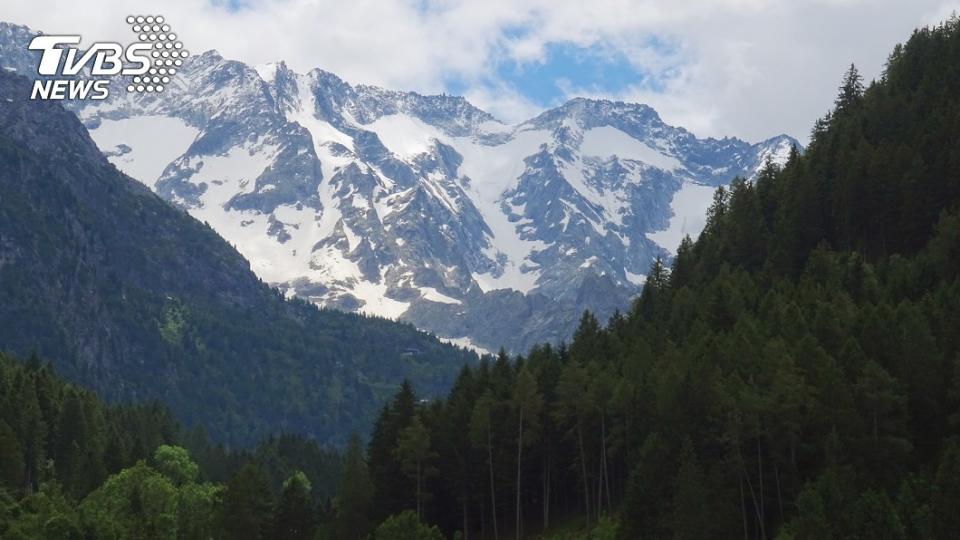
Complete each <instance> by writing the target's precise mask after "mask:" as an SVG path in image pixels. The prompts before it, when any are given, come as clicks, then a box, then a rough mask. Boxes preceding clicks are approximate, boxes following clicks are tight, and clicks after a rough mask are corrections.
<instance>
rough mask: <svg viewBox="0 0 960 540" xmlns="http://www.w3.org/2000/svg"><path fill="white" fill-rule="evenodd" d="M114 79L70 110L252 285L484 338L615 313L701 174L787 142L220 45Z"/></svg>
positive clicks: (20, 55) (629, 111)
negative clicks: (205, 228) (522, 109)
mask: <svg viewBox="0 0 960 540" xmlns="http://www.w3.org/2000/svg"><path fill="white" fill-rule="evenodd" d="M31 33H32V31H31V30H29V29H27V28H25V27H22V26H14V25H11V24H6V23H0V65H4V66H7V67H10V68H12V69H14V70H17V71H19V72H20V73H21V74H25V75H27V76H31V77H32V76H34V74H33V73H32V71H33V68H32V65H31V62H30V61H29V58H28V57H27V56H26V55H25V49H24V46H25V44H26V42H27V40H28V39H29V36H30V35H31ZM34 63H35V60H34ZM125 85H126V83H122V81H119V80H118V81H114V85H113V91H112V95H111V97H110V99H108V100H106V101H104V102H94V101H76V102H70V103H67V106H68V107H69V108H71V110H74V111H75V112H76V113H77V114H78V115H79V116H80V117H81V119H82V120H83V122H84V124H85V125H86V126H87V127H88V128H89V129H90V132H91V136H92V137H93V139H94V140H95V141H96V142H97V144H98V146H100V148H101V150H103V151H104V152H105V153H106V154H107V155H108V156H109V158H110V160H111V162H112V163H114V164H116V165H117V166H118V167H119V168H120V169H121V170H123V171H124V172H126V173H127V174H129V175H130V176H131V177H133V178H136V179H137V180H139V181H141V182H142V183H144V184H145V185H147V186H149V187H150V188H151V189H153V190H154V191H155V192H156V193H157V194H159V195H160V196H161V197H163V198H164V199H166V200H168V201H171V202H173V203H175V204H177V205H179V206H181V207H183V208H184V209H186V210H187V211H188V212H189V213H190V214H191V215H193V216H194V217H196V218H197V219H199V220H201V221H204V222H207V223H209V224H210V225H211V227H213V229H214V230H216V231H217V232H218V233H219V234H221V235H222V236H223V237H224V238H226V239H227V240H228V241H229V242H231V243H232V244H234V245H235V246H236V247H237V249H238V250H239V251H240V252H241V253H242V254H243V255H244V256H245V257H246V258H247V259H248V260H249V261H250V262H251V267H252V269H253V271H254V272H255V273H256V274H257V275H258V276H259V277H260V278H262V279H263V280H264V281H266V282H268V283H270V284H273V285H276V286H278V287H280V288H281V289H282V290H284V291H285V292H287V293H288V294H292V295H296V296H298V297H300V298H303V299H306V300H309V301H311V302H315V303H317V304H318V305H321V306H326V307H336V308H340V309H343V310H346V311H359V312H363V313H367V314H375V315H381V316H386V317H390V318H399V319H402V320H406V321H409V322H411V323H413V324H415V325H416V326H417V327H419V328H422V329H426V330H429V331H431V332H435V333H436V334H437V335H439V336H441V337H443V338H448V339H452V340H456V341H457V342H458V343H463V344H467V345H475V346H478V347H481V348H484V349H486V350H489V351H495V350H497V349H498V348H499V347H500V346H501V345H503V346H505V347H506V348H507V349H508V350H511V351H515V352H521V351H523V350H526V349H527V348H529V347H530V346H531V345H533V344H534V343H538V342H543V341H549V342H554V343H556V342H559V341H561V340H564V339H569V337H570V335H571V334H572V331H573V329H574V327H575V325H576V320H577V318H578V317H579V315H580V314H581V313H582V312H583V310H584V309H589V310H591V311H594V312H596V313H598V314H601V315H603V316H608V315H610V314H612V313H613V311H614V310H615V309H617V308H619V309H621V310H622V309H625V308H626V307H627V306H628V305H629V301H630V299H631V298H632V297H634V296H635V295H636V294H637V293H638V292H639V291H640V287H641V286H642V283H643V279H644V274H645V273H646V271H647V269H648V268H649V265H650V264H651V262H652V261H653V260H654V259H655V258H657V257H669V255H670V253H672V252H673V251H675V249H676V247H677V245H679V242H680V239H681V238H682V236H683V234H690V235H692V236H694V237H695V236H696V234H697V233H698V232H699V230H700V228H701V227H702V225H703V214H704V211H705V210H706V207H707V206H708V205H709V201H710V194H711V192H712V188H714V187H716V186H718V185H724V184H727V183H729V182H730V180H731V179H732V178H734V177H735V176H736V175H743V176H747V177H750V176H752V175H753V174H755V172H756V171H757V170H758V168H759V166H760V165H761V164H762V163H763V162H764V161H765V160H766V159H767V158H768V157H769V158H771V159H773V160H774V161H777V162H782V160H783V159H785V158H786V155H787V153H788V151H789V149H790V147H791V146H792V145H795V144H796V141H795V140H794V139H792V138H790V137H787V136H783V135H781V136H777V137H773V138H771V139H768V140H765V141H761V142H758V143H756V144H751V143H748V142H746V141H742V140H739V139H736V138H729V137H728V138H723V139H713V138H705V139H704V138H698V137H696V136H695V135H694V134H692V133H690V132H688V131H686V130H685V129H683V128H680V127H675V126H671V125H668V124H667V123H666V122H664V121H663V120H662V119H661V118H660V117H659V115H658V114H657V113H656V111H654V110H653V109H652V108H650V107H648V106H645V105H641V104H633V103H623V102H614V101H608V100H590V99H574V100H571V101H569V102H568V103H566V104H564V105H562V106H559V107H556V108H554V109H551V110H548V111H546V112H544V113H543V114H541V115H539V116H537V117H536V118H533V119H530V120H528V121H526V122H522V123H519V124H516V125H507V124H504V123H501V122H499V121H497V120H496V119H495V118H493V117H492V116H491V115H490V114H488V113H486V112H484V111H482V110H480V109H478V108H477V107H475V106H473V105H471V104H470V103H469V102H468V101H467V100H465V99H464V98H462V97H458V96H448V95H435V96H425V95H420V94H417V93H414V92H402V91H394V90H387V89H383V88H378V87H375V86H369V85H353V84H350V83H349V82H347V81H344V80H342V79H340V78H339V77H337V76H336V75H335V74H333V73H329V72H326V71H323V70H320V69H315V70H311V71H310V72H308V73H297V72H295V71H293V70H292V69H290V68H289V67H288V66H286V65H285V64H284V63H283V62H279V63H274V64H268V65H261V66H252V65H248V64H245V63H243V62H239V61H235V60H230V59H227V58H223V57H222V56H221V55H220V54H218V53H217V52H216V51H207V52H205V53H203V54H201V55H198V56H195V57H191V58H190V59H189V60H188V61H187V62H186V63H185V64H184V65H183V67H182V68H181V69H179V70H178V72H177V74H176V75H175V76H174V77H172V79H171V81H170V83H169V84H167V85H166V86H165V90H164V91H163V93H162V94H156V93H153V94H132V93H127V92H126V91H125V89H124V86H125ZM490 312H500V313H509V315H510V316H509V317H502V318H501V317H497V318H491V317H489V313H490Z"/></svg>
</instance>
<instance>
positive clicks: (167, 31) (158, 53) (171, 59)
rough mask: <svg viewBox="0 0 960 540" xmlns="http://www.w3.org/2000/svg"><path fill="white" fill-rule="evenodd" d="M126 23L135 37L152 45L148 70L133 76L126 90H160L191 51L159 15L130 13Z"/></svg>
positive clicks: (141, 91)
mask: <svg viewBox="0 0 960 540" xmlns="http://www.w3.org/2000/svg"><path fill="white" fill-rule="evenodd" d="M127 24H129V25H130V29H131V30H132V31H133V33H134V34H136V35H137V39H139V40H140V41H141V42H143V43H150V44H151V45H153V50H151V51H150V56H151V57H152V58H153V60H152V65H151V66H150V69H149V70H148V71H147V73H145V74H144V75H138V76H135V77H133V78H132V81H131V83H130V84H129V85H128V86H127V92H139V93H144V92H151V93H152V92H163V89H164V87H166V85H167V83H169V82H170V78H171V77H173V76H174V75H176V74H177V70H178V69H179V68H180V67H181V66H182V65H183V62H184V60H186V59H187V57H189V56H190V53H189V52H188V51H187V50H186V49H184V48H183V43H181V42H179V41H177V34H175V33H173V31H172V30H171V28H170V25H169V24H166V23H165V21H164V18H163V17H162V16H161V15H130V16H128V17H127Z"/></svg>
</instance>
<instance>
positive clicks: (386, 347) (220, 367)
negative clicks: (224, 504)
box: [0, 70, 476, 444]
mask: <svg viewBox="0 0 960 540" xmlns="http://www.w3.org/2000/svg"><path fill="white" fill-rule="evenodd" d="M29 90H30V86H29V82H28V81H27V80H26V79H22V78H20V77H17V76H15V75H13V74H11V73H9V72H8V71H7V70H0V98H2V99H0V351H8V352H11V353H16V354H20V355H22V356H26V355H28V354H29V353H30V352H31V351H37V352H38V353H39V354H40V355H41V356H42V357H44V358H48V359H50V360H51V361H52V362H53V363H54V365H55V366H56V368H57V370H58V371H59V372H60V373H62V374H64V376H66V377H67V378H69V379H70V380H73V381H75V382H80V383H82V384H85V385H87V386H89V387H90V388H92V389H94V390H96V391H97V392H100V393H101V395H102V396H103V397H104V398H107V399H110V400H126V401H143V400H152V399H161V400H163V402H164V403H165V404H166V405H167V406H169V407H170V409H171V410H172V411H173V413H174V414H175V415H176V417H177V418H178V419H179V420H181V421H183V422H185V423H187V424H193V423H201V424H203V425H204V426H205V427H206V428H207V429H208V430H209V431H210V434H211V437H212V438H214V439H216V440H218V441H222V442H228V443H232V444H250V443H253V442H255V441H256V440H258V439H259V438H261V437H263V436H265V435H268V434H271V433H279V432H281V431H283V432H293V433H299V434H303V435H308V436H311V437H314V438H316V439H318V440H320V441H325V442H333V443H340V444H342V443H345V442H346V440H347V437H348V435H349V433H350V432H352V431H357V432H365V431H366V430H367V429H368V427H369V425H370V424H371V422H372V419H373V417H374V416H375V414H376V410H377V408H378V406H379V404H380V403H382V402H383V401H384V400H385V399H386V398H388V397H389V395H390V394H391V393H392V392H394V391H395V389H396V388H397V387H398V386H399V384H400V381H401V380H403V379H404V378H409V379H411V380H414V381H416V382H417V384H418V385H422V387H423V388H425V389H427V392H428V393H439V392H442V391H444V390H445V389H447V388H448V387H449V384H450V382H451V381H452V379H453V378H454V376H455V375H456V372H457V370H458V369H459V368H460V366H462V365H463V364H464V363H465V362H468V361H470V360H471V359H475V358H476V357H475V355H474V354H472V353H468V352H466V351H463V350H458V349H456V348H454V347H452V346H449V345H444V344H441V343H440V342H439V341H437V340H436V339H434V338H433V337H431V336H428V335H426V334H424V333H422V332H418V331H417V330H415V329H414V328H413V327H412V326H410V325H407V324H397V323H394V322H391V321H387V320H384V319H376V318H368V317H362V316H357V315H348V314H344V313H340V312H337V311H333V310H318V309H317V308H315V307H314V306H311V305H308V304H306V303H305V302H302V301H287V300H285V299H284V298H283V297H282V295H281V294H280V293H279V292H277V291H275V290H271V289H270V288H269V287H267V286H266V285H265V284H263V283H262V282H260V281H259V280H258V279H257V278H256V277H255V276H254V274H253V273H252V272H251V271H250V266H249V263H248V262H247V261H246V260H244V259H243V258H242V257H241V256H240V255H239V254H238V253H237V252H236V250H234V249H233V248H232V247H231V246H230V245H229V244H227V243H226V242H225V241H223V239H221V238H220V237H219V236H217V234H216V233H215V232H214V231H213V230H211V229H210V228H209V227H207V226H205V225H204V224H202V223H200V222H197V221H196V220H194V219H193V218H191V217H190V216H188V215H187V214H185V213H184V212H182V211H180V210H177V209H175V208H174V207H172V206H170V205H169V204H167V203H166V202H164V201H163V200H161V199H160V198H159V197H157V196H156V195H154V194H152V193H150V191H149V190H148V189H146V188H145V187H143V186H142V185H141V184H139V183H137V182H136V181H134V180H131V179H130V178H128V177H126V176H124V175H122V174H121V173H119V172H118V171H117V170H116V168H115V167H114V166H113V165H111V164H110V163H108V162H107V160H106V158H105V157H104V156H103V155H102V154H101V153H100V150H99V149H98V148H97V147H96V145H95V144H94V143H93V142H92V141H91V140H90V137H89V136H88V134H87V131H86V129H84V127H83V126H82V125H81V124H80V122H79V121H78V120H77V118H76V117H75V116H74V115H73V114H72V113H70V112H68V111H66V110H65V109H63V108H62V107H61V106H60V105H59V104H57V103H55V102H42V101H31V100H29V99H28V98H29Z"/></svg>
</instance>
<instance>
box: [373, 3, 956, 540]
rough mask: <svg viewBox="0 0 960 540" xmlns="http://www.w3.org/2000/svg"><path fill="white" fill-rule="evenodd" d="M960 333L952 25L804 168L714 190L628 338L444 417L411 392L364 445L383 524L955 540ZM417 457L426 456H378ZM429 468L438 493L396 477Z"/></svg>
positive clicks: (487, 370)
mask: <svg viewBox="0 0 960 540" xmlns="http://www.w3.org/2000/svg"><path fill="white" fill-rule="evenodd" d="M958 329H960V18H957V17H956V16H954V17H952V18H951V19H950V20H948V21H947V22H945V23H943V24H942V25H939V26H937V27H933V28H924V29H921V30H918V31H916V32H915V33H914V34H913V36H912V37H911V38H910V40H909V41H908V42H907V43H906V44H905V45H903V46H898V47H897V48H896V49H895V50H894V52H893V54H892V55H891V56H890V59H889V62H888V64H887V67H886V69H885V71H884V73H883V76H882V77H881V78H880V79H879V80H878V81H876V82H874V83H871V84H869V85H867V86H866V87H865V85H864V84H863V82H862V81H861V79H860V77H859V75H858V73H857V71H856V69H855V68H853V67H851V69H850V71H849V72H848V73H847V74H846V77H845V78H844V81H843V84H842V87H841V90H840V93H839V96H838V98H837V100H836V102H835V106H834V108H833V110H832V111H831V113H830V114H829V115H828V116H827V117H825V118H824V119H822V120H821V121H819V122H817V124H816V126H815V128H814V131H813V136H812V141H811V143H810V145H809V147H808V149H807V151H806V152H805V153H804V154H803V155H800V154H799V153H797V152H793V153H791V154H790V156H789V158H788V159H787V161H786V163H785V164H784V165H783V166H782V167H780V166H776V165H771V166H768V167H764V168H763V169H762V170H761V171H760V172H759V174H758V175H757V177H756V178H755V179H754V180H753V181H747V180H744V179H739V180H736V181H734V182H733V183H732V185H731V187H730V189H719V190H717V192H716V193H715V196H714V200H713V204H712V206H711V208H710V211H709V213H708V219H707V223H706V227H705V229H704V230H703V233H702V234H701V235H700V237H699V239H698V240H697V241H696V242H692V241H690V240H685V241H684V242H683V243H682V244H681V246H680V248H679V250H678V253H677V256H676V257H675V259H674V261H673V263H672V267H671V268H669V269H668V268H667V267H666V266H664V265H662V264H660V263H657V264H655V265H654V266H653V267H652V268H651V270H650V272H649V274H648V279H647V281H646V285H645V286H644V289H643V292H642V294H641V295H640V297H639V298H638V299H637V301H636V302H634V304H633V306H632V308H631V309H630V310H629V311H628V312H627V313H626V314H625V315H624V316H620V317H614V318H611V319H610V320H609V323H608V324H607V326H606V327H605V328H604V327H602V326H601V325H600V324H599V323H598V321H597V319H596V318H594V317H592V316H590V315H589V314H587V315H585V316H584V317H583V318H582V319H581V322H580V325H579V328H578V330H577V331H576V333H575V337H574V339H573V340H572V342H571V343H570V344H569V346H568V347H564V348H555V347H551V346H549V345H545V346H539V347H535V348H533V349H532V350H531V351H530V352H529V353H528V354H526V355H525V356H523V357H516V358H507V357H505V356H501V357H500V358H498V359H497V360H496V361H492V362H491V361H483V362H482V363H481V364H480V366H479V367H475V368H474V367H471V368H466V369H464V370H463V372H462V373H461V375H460V377H459V379H458V380H457V382H456V383H455V385H454V387H453V389H452V391H451V393H450V394H449V396H448V398H447V399H446V400H443V401H436V400H435V401H433V402H431V403H430V404H429V405H426V406H423V405H417V401H416V399H415V396H414V394H413V392H412V391H411V389H409V388H407V387H403V388H402V389H401V391H400V392H399V393H398V395H397V396H396V398H395V399H394V400H393V402H392V403H391V405H390V407H388V408H387V409H386V410H385V411H384V413H383V414H382V415H381V416H380V418H379V420H378V422H377V424H376V426H377V427H376V429H375V431H374V435H373V437H372V439H371V446H370V471H371V476H372V478H373V480H374V484H375V493H377V497H378V498H377V499H376V500H377V504H376V505H375V507H374V510H373V511H372V515H374V516H381V515H384V514H389V513H392V512H397V511H400V510H402V509H404V508H412V507H414V505H415V504H417V499H419V500H422V501H426V503H425V510H424V512H423V514H424V516H426V519H427V521H428V522H431V523H436V524H437V525H439V526H440V527H441V528H442V529H443V530H444V531H445V532H446V533H447V534H452V533H453V532H454V531H457V530H461V529H464V528H467V529H470V530H472V531H480V530H486V531H489V528H490V526H491V523H492V524H493V527H494V528H495V527H497V525H496V524H497V523H499V534H500V536H501V537H502V536H507V537H513V536H514V532H515V529H516V528H517V527H520V528H521V529H522V532H523V533H525V534H526V536H527V537H530V536H532V535H534V534H538V533H540V532H541V531H542V530H543V529H545V528H546V529H547V530H548V531H549V529H550V527H551V526H554V527H555V526H556V524H557V523H558V522H563V523H576V524H578V525H580V530H579V531H576V532H575V533H573V534H571V535H570V536H569V537H578V538H580V537H588V536H587V530H588V529H594V531H593V534H592V535H591V536H589V537H591V538H613V537H616V538H622V539H624V540H627V539H629V540H633V539H636V538H683V539H688V538H689V539H702V538H745V539H769V538H777V539H783V540H786V539H814V538H815V539H840V538H887V539H898V540H905V539H907V538H933V539H943V540H948V539H953V538H956V537H957V531H958V530H960V514H958V512H957V509H960V333H958V332H957V330H958ZM464 425H468V426H469V429H468V430H466V431H467V432H468V433H469V434H470V437H464V436H463V433H464V431H465V430H464V429H463V428H462V426H464ZM411 434H418V436H419V438H420V440H428V441H429V442H430V444H429V449H428V450H429V452H421V453H420V454H415V453H412V452H411V453H407V454H404V453H396V452H395V453H391V452H390V451H389V449H390V448H393V447H395V446H399V447H400V448H404V447H406V446H409V443H408V441H409V440H410V439H411ZM430 452H433V454H431V453H430ZM411 456H413V457H411ZM417 457H422V458H423V461H424V463H423V464H422V467H421V468H418V469H417V470H418V471H419V470H421V469H422V470H426V471H439V472H438V473H437V474H424V475H415V474H407V475H405V476H404V475H401V474H399V473H398V471H403V470H408V471H409V470H410V469H409V464H410V462H411V460H412V459H414V458H417ZM418 464H419V462H418ZM417 481H422V482H423V485H424V486H426V487H425V488H424V489H423V490H422V491H423V493H422V494H421V493H419V492H418V491H416V486H417V483H416V482H417ZM415 495H418V497H417V498H416V499H415ZM491 508H492V510H493V512H492V514H493V515H491V511H490V510H491ZM584 524H585V527H584ZM495 534H496V533H495ZM548 537H549V535H548ZM564 537H566V536H564Z"/></svg>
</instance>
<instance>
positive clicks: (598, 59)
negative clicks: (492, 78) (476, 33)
mask: <svg viewBox="0 0 960 540" xmlns="http://www.w3.org/2000/svg"><path fill="white" fill-rule="evenodd" d="M496 76H497V77H498V78H499V79H500V80H502V81H505V82H506V83H507V84H509V85H510V86H512V87H513V88H515V89H516V90H517V92H519V93H520V94H521V95H523V96H525V97H526V98H527V99H529V100H531V101H533V102H535V103H538V104H540V105H543V106H550V105H555V104H557V103H558V102H561V101H563V100H564V99H566V98H568V97H569V95H568V94H569V91H570V89H573V88H589V89H591V90H593V91H594V93H600V94H611V95H616V94H619V93H621V92H623V91H625V90H627V89H629V88H631V87H634V86H639V85H645V86H648V87H650V88H653V89H657V88H660V89H662V84H660V80H659V77H658V74H655V73H650V72H647V71H644V70H643V69H642V68H640V67H638V66H634V65H633V64H631V63H630V60H629V59H628V58H627V56H626V55H625V54H624V53H623V52H622V51H618V50H615V49H611V48H609V47H606V46H604V45H603V44H599V43H597V44H593V45H591V46H587V47H583V46H580V45H577V44H575V43H567V42H558V43H548V44H547V45H546V46H545V48H544V53H543V59H542V60H538V61H528V62H522V61H517V60H514V59H511V58H505V59H503V60H502V61H499V62H497V66H496Z"/></svg>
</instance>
